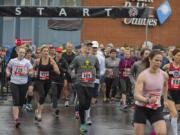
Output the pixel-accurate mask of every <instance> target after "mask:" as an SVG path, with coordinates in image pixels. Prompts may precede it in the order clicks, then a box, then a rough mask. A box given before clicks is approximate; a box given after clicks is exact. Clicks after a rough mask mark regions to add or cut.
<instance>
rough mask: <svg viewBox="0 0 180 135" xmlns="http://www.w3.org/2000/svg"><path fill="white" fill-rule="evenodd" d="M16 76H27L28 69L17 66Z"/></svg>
mask: <svg viewBox="0 0 180 135" xmlns="http://www.w3.org/2000/svg"><path fill="white" fill-rule="evenodd" d="M14 74H15V75H16V76H23V75H25V74H27V71H26V68H25V67H24V66H16V67H15V71H14Z"/></svg>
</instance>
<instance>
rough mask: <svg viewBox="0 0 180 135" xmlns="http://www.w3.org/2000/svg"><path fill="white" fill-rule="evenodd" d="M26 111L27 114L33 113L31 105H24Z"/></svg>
mask: <svg viewBox="0 0 180 135" xmlns="http://www.w3.org/2000/svg"><path fill="white" fill-rule="evenodd" d="M26 110H27V111H29V112H31V111H33V107H32V104H26Z"/></svg>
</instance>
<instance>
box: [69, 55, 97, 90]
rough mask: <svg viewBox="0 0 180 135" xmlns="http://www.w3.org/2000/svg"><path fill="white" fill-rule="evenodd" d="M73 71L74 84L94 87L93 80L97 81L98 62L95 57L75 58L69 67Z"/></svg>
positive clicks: (80, 56)
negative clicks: (74, 73)
mask: <svg viewBox="0 0 180 135" xmlns="http://www.w3.org/2000/svg"><path fill="white" fill-rule="evenodd" d="M70 69H71V70H72V69H75V72H76V83H78V84H80V85H82V86H85V87H94V83H95V79H96V78H97V79H99V77H100V71H99V61H98V59H97V58H96V56H93V55H90V56H82V55H79V56H76V57H75V59H74V60H73V61H72V63H71V65H70Z"/></svg>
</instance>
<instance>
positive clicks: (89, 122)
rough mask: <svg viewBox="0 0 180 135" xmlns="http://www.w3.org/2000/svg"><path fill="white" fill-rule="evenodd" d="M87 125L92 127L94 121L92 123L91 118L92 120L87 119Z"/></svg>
mask: <svg viewBox="0 0 180 135" xmlns="http://www.w3.org/2000/svg"><path fill="white" fill-rule="evenodd" d="M86 123H87V124H88V125H89V126H91V125H92V121H91V118H90V117H89V118H87V120H86Z"/></svg>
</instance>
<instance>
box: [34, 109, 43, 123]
mask: <svg viewBox="0 0 180 135" xmlns="http://www.w3.org/2000/svg"><path fill="white" fill-rule="evenodd" d="M34 120H35V121H37V122H41V121H42V117H41V116H40V115H39V114H38V112H37V110H36V111H35V116H34Z"/></svg>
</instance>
